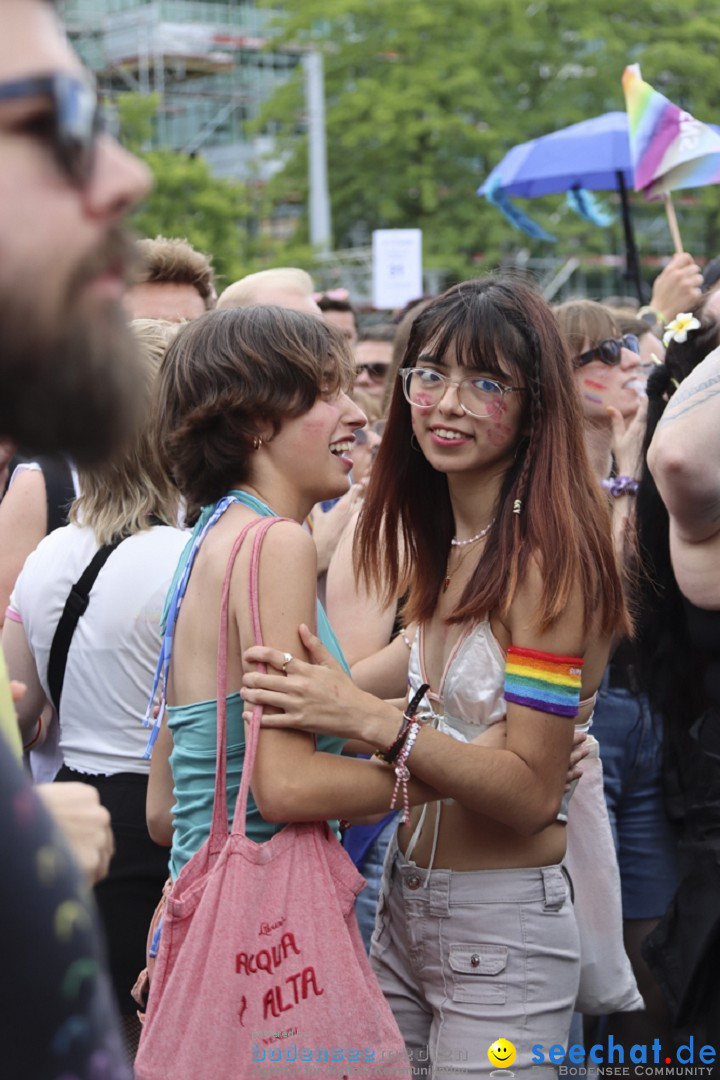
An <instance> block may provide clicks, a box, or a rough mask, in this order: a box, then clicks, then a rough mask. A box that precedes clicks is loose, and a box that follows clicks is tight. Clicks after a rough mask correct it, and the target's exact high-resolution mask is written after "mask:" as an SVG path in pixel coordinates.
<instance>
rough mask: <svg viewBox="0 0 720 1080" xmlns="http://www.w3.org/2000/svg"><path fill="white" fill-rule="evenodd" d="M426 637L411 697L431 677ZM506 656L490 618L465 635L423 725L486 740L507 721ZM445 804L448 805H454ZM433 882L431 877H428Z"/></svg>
mask: <svg viewBox="0 0 720 1080" xmlns="http://www.w3.org/2000/svg"><path fill="white" fill-rule="evenodd" d="M424 642H425V634H424V629H423V627H422V626H421V627H420V628H419V630H418V633H417V634H416V635H415V640H414V642H413V644H412V648H411V650H410V661H409V667H408V685H409V689H410V697H412V696H413V694H414V693H416V692H417V690H419V688H420V687H421V686H422V684H423V683H427V682H429V681H430V680H429V679H428V678H427V673H426V671H425V662H424ZM504 690H505V653H504V652H503V650H502V648H501V647H500V644H499V642H498V640H497V638H496V637H495V635H494V634H493V632H492V628H491V626H490V620H489V619H488V618H485V619H483V620H482V622H479V623H476V624H475V625H474V626H472V627H470V628H469V629H468V630H466V631H464V632H463V633H462V634H461V635H460V637H459V638H458V640H457V642H456V643H455V646H454V647H453V650H452V652H451V653H450V656H449V657H448V659H447V662H446V664H445V668H444V670H443V673H442V676H441V678H440V685H439V686H438V689H437V691H433V690H428V692H427V693H426V695H425V697H424V698H423V699H422V701H421V703H420V708H419V709H418V713H417V716H418V720H422V721H423V722H425V723H429V724H432V726H433V727H434V728H436V729H437V730H438V731H441V732H442V733H443V734H444V735H449V736H450V737H451V738H453V739H457V741H458V742H464V743H469V742H472V741H473V739H476V738H477V737H478V735H482V733H483V732H484V731H487V729H488V728H489V727H491V726H492V724H497V723H498V722H499V721H500V720H504V719H505V715H506V702H505V697H504ZM591 724H592V716H590V718H589V719H588V720H587V721H586V722H585V723H584V724H582V725H579V726H580V728H581V730H584V731H589V729H590V725H591ZM576 786H577V781H574V782H573V784H572V785H571V788H570V791H568V792H565V794H564V795H563V799H562V803H561V804H560V810H559V813H558V816H557V820H558V821H561V822H563V823H566V822H567V812H568V803H569V802H570V796H571V795H572V793H573V791H574V790H575V787H576ZM453 801H454V800H452V799H443V802H453ZM429 805H430V804H426V805H425V806H424V807H423V811H422V813H421V815H420V820H419V821H418V824H417V826H416V828H415V830H414V832H413V835H412V837H411V839H410V842H409V844H408V847H407V850H406V852H405V857H406V858H407V859H408V860H409V859H410V858H411V856H412V852H413V850H414V849H415V845H416V843H417V841H418V838H419V836H420V833H421V831H422V828H423V825H424V824H425V819H426V817H427V810H428V806H429ZM441 807H442V803H439V804H438V809H437V813H436V816H435V829H434V834H435V835H434V838H433V847H432V854H431V856H430V866H429V867H428V872H429V871H430V870H431V869H432V866H433V861H434V857H435V849H436V846H437V837H438V830H439V826H440V813H441ZM426 880H427V878H426Z"/></svg>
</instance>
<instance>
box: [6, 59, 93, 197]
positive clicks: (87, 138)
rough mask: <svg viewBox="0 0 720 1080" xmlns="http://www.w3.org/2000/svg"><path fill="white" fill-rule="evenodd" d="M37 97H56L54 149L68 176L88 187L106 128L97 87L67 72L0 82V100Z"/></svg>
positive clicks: (52, 140)
mask: <svg viewBox="0 0 720 1080" xmlns="http://www.w3.org/2000/svg"><path fill="white" fill-rule="evenodd" d="M35 97H49V98H50V100H51V101H52V105H53V110H52V113H50V114H48V119H49V120H51V121H52V128H51V130H49V132H48V137H49V140H50V142H51V144H52V150H53V152H54V154H55V157H56V159H57V161H58V163H59V165H60V167H61V168H62V170H63V172H64V173H65V175H66V176H67V178H68V180H69V181H70V182H71V183H72V184H73V185H75V186H77V187H84V186H85V185H86V184H87V183H88V180H89V179H90V175H91V173H92V170H93V165H94V163H95V150H96V144H97V136H98V134H99V132H100V131H101V130H102V121H101V117H100V113H99V109H98V102H97V95H96V93H95V89H94V87H93V86H92V85H91V84H90V83H87V82H84V81H83V80H82V79H80V78H77V77H75V76H73V75H66V74H64V73H60V74H56V75H35V76H30V77H28V78H26V79H15V80H14V81H13V82H5V83H0V102H2V101H22V100H23V98H35Z"/></svg>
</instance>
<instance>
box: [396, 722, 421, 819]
mask: <svg viewBox="0 0 720 1080" xmlns="http://www.w3.org/2000/svg"><path fill="white" fill-rule="evenodd" d="M420 727H421V724H420V722H419V721H418V720H412V721H411V723H410V727H409V729H408V733H407V738H406V739H405V743H404V745H403V748H402V750H401V751H400V756H399V757H398V762H397V765H396V766H395V777H396V780H395V787H394V788H393V793H392V799H391V800H390V809H391V810H394V809H395V800H396V799H397V797H398V791H399V789H400V788H402V794H403V812H402V817H401V819H400V821H401V824H403V825H407V823H408V821H409V820H410V799H409V796H408V780H409V779H410V770H409V769H408V767H407V760H408V758H409V757H410V751H411V750H412V748H413V746H414V745H415V740H416V739H417V737H418V732H419V731H420Z"/></svg>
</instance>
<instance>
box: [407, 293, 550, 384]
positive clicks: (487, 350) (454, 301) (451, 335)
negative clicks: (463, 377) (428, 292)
mask: <svg viewBox="0 0 720 1080" xmlns="http://www.w3.org/2000/svg"><path fill="white" fill-rule="evenodd" d="M484 284H485V290H484V291H482V292H481V291H478V288H477V284H476V283H475V282H464V283H463V284H462V285H456V286H455V288H453V289H450V290H449V291H448V292H447V293H445V294H444V295H443V296H442V297H440V298H439V299H438V300H435V301H434V302H433V303H432V304H431V305H430V307H429V308H427V309H426V310H425V311H424V312H422V313H421V314H420V315H418V317H417V318H416V319H415V322H414V323H413V326H412V330H411V332H410V340H409V341H408V347H407V351H406V353H405V359H404V363H403V366H404V367H415V366H416V365H417V364H418V362H419V359H420V356H421V354H422V353H423V352H429V353H432V355H433V356H435V357H437V358H438V359H442V358H443V357H444V356H445V355H446V354H447V352H448V350H449V349H450V348H451V346H454V347H455V352H456V356H457V362H458V364H459V366H460V367H468V368H478V369H480V370H481V371H485V372H487V373H488V374H489V375H496V376H498V377H500V378H507V376H508V375H511V374H512V373H513V371H517V372H520V373H521V374H522V375H523V376H525V377H527V374H528V369H530V371H531V370H532V363H531V358H530V357H529V356H528V342H527V340H526V338H525V337H524V335H523V334H521V333H520V331H519V330H518V328H517V327H516V326H515V325H514V321H513V319H511V318H509V317H508V315H509V313H508V312H507V311H505V310H503V308H504V304H503V303H502V301H503V299H504V293H505V290H504V288H503V287H502V286H500V285H493V284H490V285H488V284H487V282H485V283H484ZM513 314H514V313H513Z"/></svg>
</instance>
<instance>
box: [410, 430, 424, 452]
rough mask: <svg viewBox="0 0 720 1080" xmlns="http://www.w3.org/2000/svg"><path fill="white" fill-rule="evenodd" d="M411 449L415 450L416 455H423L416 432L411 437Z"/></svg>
mask: <svg viewBox="0 0 720 1080" xmlns="http://www.w3.org/2000/svg"><path fill="white" fill-rule="evenodd" d="M410 449H411V450H414V451H415V453H416V454H422V450H421V449H420V443H419V442H418V441H417V435H416V434H415V432H414V431H413V433H412V435H411V436H410Z"/></svg>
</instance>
